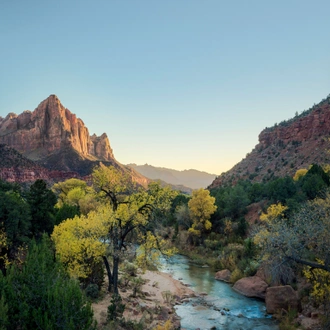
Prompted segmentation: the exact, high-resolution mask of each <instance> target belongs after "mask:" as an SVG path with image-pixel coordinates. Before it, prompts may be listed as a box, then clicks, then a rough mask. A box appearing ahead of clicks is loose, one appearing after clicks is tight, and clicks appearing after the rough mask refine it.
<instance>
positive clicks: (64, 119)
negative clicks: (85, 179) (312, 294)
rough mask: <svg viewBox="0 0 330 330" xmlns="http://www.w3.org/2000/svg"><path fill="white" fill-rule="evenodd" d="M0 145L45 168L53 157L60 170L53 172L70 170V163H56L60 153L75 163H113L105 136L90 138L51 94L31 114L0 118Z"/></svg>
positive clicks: (81, 122) (78, 121) (77, 120)
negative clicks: (77, 160) (82, 160)
mask: <svg viewBox="0 0 330 330" xmlns="http://www.w3.org/2000/svg"><path fill="white" fill-rule="evenodd" d="M0 143H4V144H7V145H9V146H10V147H12V148H14V149H16V150H17V151H19V152H20V153H22V154H23V155H24V156H25V157H27V158H29V159H32V160H34V161H38V162H39V163H41V164H47V165H48V166H50V163H49V162H48V159H49V157H50V158H51V159H54V157H55V158H57V161H58V162H57V163H58V167H59V168H56V169H61V170H62V169H64V170H72V168H70V164H69V163H68V162H70V160H66V161H65V165H64V162H62V163H61V162H60V161H59V160H60V158H61V154H63V152H65V154H66V155H68V154H70V155H71V156H72V155H75V156H74V157H75V159H77V158H79V159H86V160H90V161H105V162H113V161H114V155H113V152H112V149H111V147H110V143H109V140H108V137H107V135H106V134H105V133H104V134H102V135H101V136H96V135H95V134H94V135H92V136H90V135H89V131H88V128H87V127H86V126H85V124H84V122H83V121H82V120H81V119H80V118H77V116H76V115H75V114H73V113H72V112H71V111H70V110H69V109H67V108H65V107H64V106H63V105H62V103H61V101H60V100H59V98H58V97H57V96H56V95H54V94H52V95H50V96H49V97H48V98H46V99H45V100H44V101H42V102H41V103H40V104H39V105H38V107H37V108H36V109H35V110H34V111H32V112H31V111H28V110H27V111H24V112H22V113H21V114H20V115H16V114H14V113H10V114H8V115H7V116H6V117H5V118H1V117H0ZM60 163H61V164H62V165H59V164H60ZM61 166H62V168H61Z"/></svg>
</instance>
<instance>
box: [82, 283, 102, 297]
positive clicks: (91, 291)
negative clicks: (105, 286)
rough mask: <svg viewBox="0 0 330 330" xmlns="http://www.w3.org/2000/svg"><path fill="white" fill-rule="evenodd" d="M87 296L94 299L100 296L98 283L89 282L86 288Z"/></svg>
mask: <svg viewBox="0 0 330 330" xmlns="http://www.w3.org/2000/svg"><path fill="white" fill-rule="evenodd" d="M85 293H86V296H87V297H89V298H92V299H96V298H98V296H99V287H98V285H97V284H89V285H88V286H87V288H86V289H85Z"/></svg>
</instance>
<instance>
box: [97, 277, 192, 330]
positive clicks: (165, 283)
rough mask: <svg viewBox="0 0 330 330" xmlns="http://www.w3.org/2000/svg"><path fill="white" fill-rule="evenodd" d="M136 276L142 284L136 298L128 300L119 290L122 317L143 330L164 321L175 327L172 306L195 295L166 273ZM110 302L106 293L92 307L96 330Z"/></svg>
mask: <svg viewBox="0 0 330 330" xmlns="http://www.w3.org/2000/svg"><path fill="white" fill-rule="evenodd" d="M140 276H141V277H142V278H143V279H144V280H145V284H144V285H143V286H142V288H141V291H140V293H139V294H138V295H137V297H132V290H130V289H128V290H127V291H126V290H123V289H122V290H119V291H120V295H121V297H122V299H123V303H124V304H125V305H126V308H125V312H124V317H125V318H126V319H130V320H134V321H137V322H139V321H140V320H141V319H142V320H143V321H144V324H145V326H147V327H146V329H153V328H154V327H155V326H156V325H158V324H163V323H164V322H165V321H166V320H168V319H170V320H171V321H172V323H175V324H176V325H178V324H179V322H180V321H179V318H178V317H177V315H176V314H175V310H174V308H173V306H174V305H175V304H176V303H180V302H181V301H182V299H185V298H189V297H192V296H195V292H194V291H193V290H191V289H190V288H188V287H187V286H185V285H184V284H183V283H182V282H180V281H178V280H176V279H174V278H173V277H172V276H171V275H170V274H167V273H162V272H158V271H155V272H152V271H146V272H145V273H144V274H140ZM110 299H111V295H110V294H108V293H107V294H105V296H104V297H103V298H102V299H101V300H100V301H98V302H97V303H93V305H92V307H93V310H94V317H95V319H96V320H97V322H98V325H99V329H102V328H105V324H106V316H107V309H108V306H109V304H110Z"/></svg>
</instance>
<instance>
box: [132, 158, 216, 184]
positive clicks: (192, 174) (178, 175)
mask: <svg viewBox="0 0 330 330" xmlns="http://www.w3.org/2000/svg"><path fill="white" fill-rule="evenodd" d="M128 166H130V167H132V168H134V169H135V170H136V171H138V172H139V173H141V174H142V175H144V176H146V177H148V178H150V179H152V180H162V181H165V182H167V183H169V184H172V185H182V186H185V187H188V188H190V189H199V188H206V187H207V186H208V185H210V184H211V183H212V181H213V180H214V179H215V177H216V175H215V174H209V173H206V172H201V171H197V170H192V169H191V170H184V171H177V170H173V169H169V168H165V167H155V166H152V165H148V164H145V165H136V164H129V165H128Z"/></svg>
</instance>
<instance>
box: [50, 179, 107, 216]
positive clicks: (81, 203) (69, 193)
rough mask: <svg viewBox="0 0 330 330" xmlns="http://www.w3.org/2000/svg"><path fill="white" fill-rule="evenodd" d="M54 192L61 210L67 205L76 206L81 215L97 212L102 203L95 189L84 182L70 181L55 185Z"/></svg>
mask: <svg viewBox="0 0 330 330" xmlns="http://www.w3.org/2000/svg"><path fill="white" fill-rule="evenodd" d="M52 190H53V191H54V192H55V194H56V195H57V196H58V202H57V205H56V206H57V207H58V208H59V209H61V208H62V207H64V206H65V205H70V206H74V207H76V208H77V209H78V210H79V213H82V214H85V215H86V214H88V212H90V211H93V210H96V209H97V208H98V207H99V205H100V203H99V201H98V198H97V195H96V192H95V191H94V189H93V188H92V187H90V186H88V185H87V183H86V182H85V181H83V180H79V179H75V178H72V179H68V180H66V181H64V182H59V183H55V184H54V185H53V187H52Z"/></svg>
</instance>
